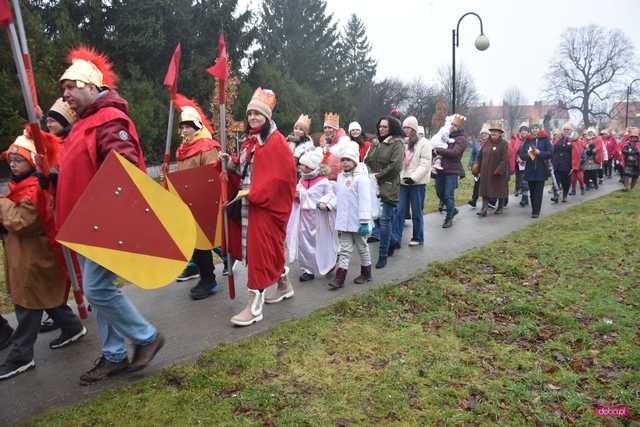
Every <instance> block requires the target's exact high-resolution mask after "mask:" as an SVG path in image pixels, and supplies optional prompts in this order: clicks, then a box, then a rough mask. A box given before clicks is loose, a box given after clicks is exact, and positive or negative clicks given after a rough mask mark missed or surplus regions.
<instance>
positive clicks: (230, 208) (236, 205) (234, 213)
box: [225, 150, 254, 221]
mask: <svg viewBox="0 0 640 427" xmlns="http://www.w3.org/2000/svg"><path fill="white" fill-rule="evenodd" d="M253 153H254V150H251V154H249V161H248V162H247V163H245V165H244V168H243V169H242V175H241V176H240V182H241V183H242V181H244V178H245V177H246V176H247V172H248V171H249V165H250V164H251V161H252V160H253ZM239 191H240V186H238V189H237V190H236V191H235V193H234V194H233V198H232V199H231V200H233V201H232V202H231V203H228V204H227V205H226V206H225V209H226V212H227V218H230V219H233V220H235V221H240V220H241V219H242V199H236V200H234V199H235V198H236V196H237V195H238V192H239Z"/></svg>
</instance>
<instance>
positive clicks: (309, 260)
mask: <svg viewBox="0 0 640 427" xmlns="http://www.w3.org/2000/svg"><path fill="white" fill-rule="evenodd" d="M333 186H334V183H333V182H331V181H329V180H328V179H327V178H322V179H320V180H318V181H317V182H315V183H314V184H313V185H312V186H311V187H309V188H308V189H307V188H305V187H304V185H302V180H300V182H298V185H297V187H296V191H297V192H298V199H299V200H297V201H295V202H294V203H293V209H292V210H291V216H290V217H289V223H288V225H287V261H288V262H290V263H291V262H293V261H294V260H298V264H299V266H300V269H301V270H302V271H305V272H307V273H311V274H315V275H318V274H319V275H325V274H327V273H328V272H329V271H331V269H332V268H333V267H334V266H335V264H336V258H337V254H338V237H337V233H336V231H335V217H336V214H335V212H336V209H335V205H334V204H333V202H334V201H335V196H334V189H333ZM319 202H322V203H326V204H327V206H329V209H330V210H329V211H321V210H319V209H318V208H317V204H318V203H319Z"/></svg>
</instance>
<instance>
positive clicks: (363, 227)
mask: <svg viewBox="0 0 640 427" xmlns="http://www.w3.org/2000/svg"><path fill="white" fill-rule="evenodd" d="M358 234H359V235H361V236H362V237H366V236H367V235H369V224H360V227H359V228H358Z"/></svg>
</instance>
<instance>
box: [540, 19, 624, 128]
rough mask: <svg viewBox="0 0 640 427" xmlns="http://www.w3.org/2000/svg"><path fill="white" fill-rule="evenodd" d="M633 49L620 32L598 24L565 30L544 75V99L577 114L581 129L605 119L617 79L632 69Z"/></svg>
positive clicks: (617, 86) (616, 85) (616, 90)
mask: <svg viewBox="0 0 640 427" xmlns="http://www.w3.org/2000/svg"><path fill="white" fill-rule="evenodd" d="M633 58H634V49H633V45H632V43H631V41H629V39H628V38H627V36H626V35H625V34H624V33H623V32H622V31H620V30H606V29H605V28H603V27H600V26H598V25H589V26H586V27H580V28H569V29H567V30H566V31H565V32H564V33H563V34H562V40H561V42H560V46H559V48H558V52H557V54H556V55H555V57H554V60H553V61H552V62H551V64H550V67H549V72H548V73H547V75H546V80H547V87H546V89H545V96H546V98H547V99H548V100H550V101H554V102H560V103H563V104H564V106H565V108H566V109H567V110H570V111H571V110H573V111H578V112H579V113H580V114H581V115H582V120H583V122H584V125H585V126H587V127H588V126H591V125H592V124H593V123H594V122H595V121H597V120H598V119H599V118H608V117H609V108H608V107H609V104H610V102H611V100H612V97H614V96H615V95H616V93H618V91H619V85H620V83H621V79H622V78H623V77H624V76H626V75H627V74H628V73H629V72H630V71H631V70H632V69H633V68H634V65H633Z"/></svg>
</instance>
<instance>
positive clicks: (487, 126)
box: [480, 123, 491, 134]
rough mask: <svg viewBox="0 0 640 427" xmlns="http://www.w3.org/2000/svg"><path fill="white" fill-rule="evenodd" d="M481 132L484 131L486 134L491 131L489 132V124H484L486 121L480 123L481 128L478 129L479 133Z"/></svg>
mask: <svg viewBox="0 0 640 427" xmlns="http://www.w3.org/2000/svg"><path fill="white" fill-rule="evenodd" d="M483 133H486V134H490V133H491V132H489V125H488V124H486V123H484V124H483V125H482V129H480V134H483Z"/></svg>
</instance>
